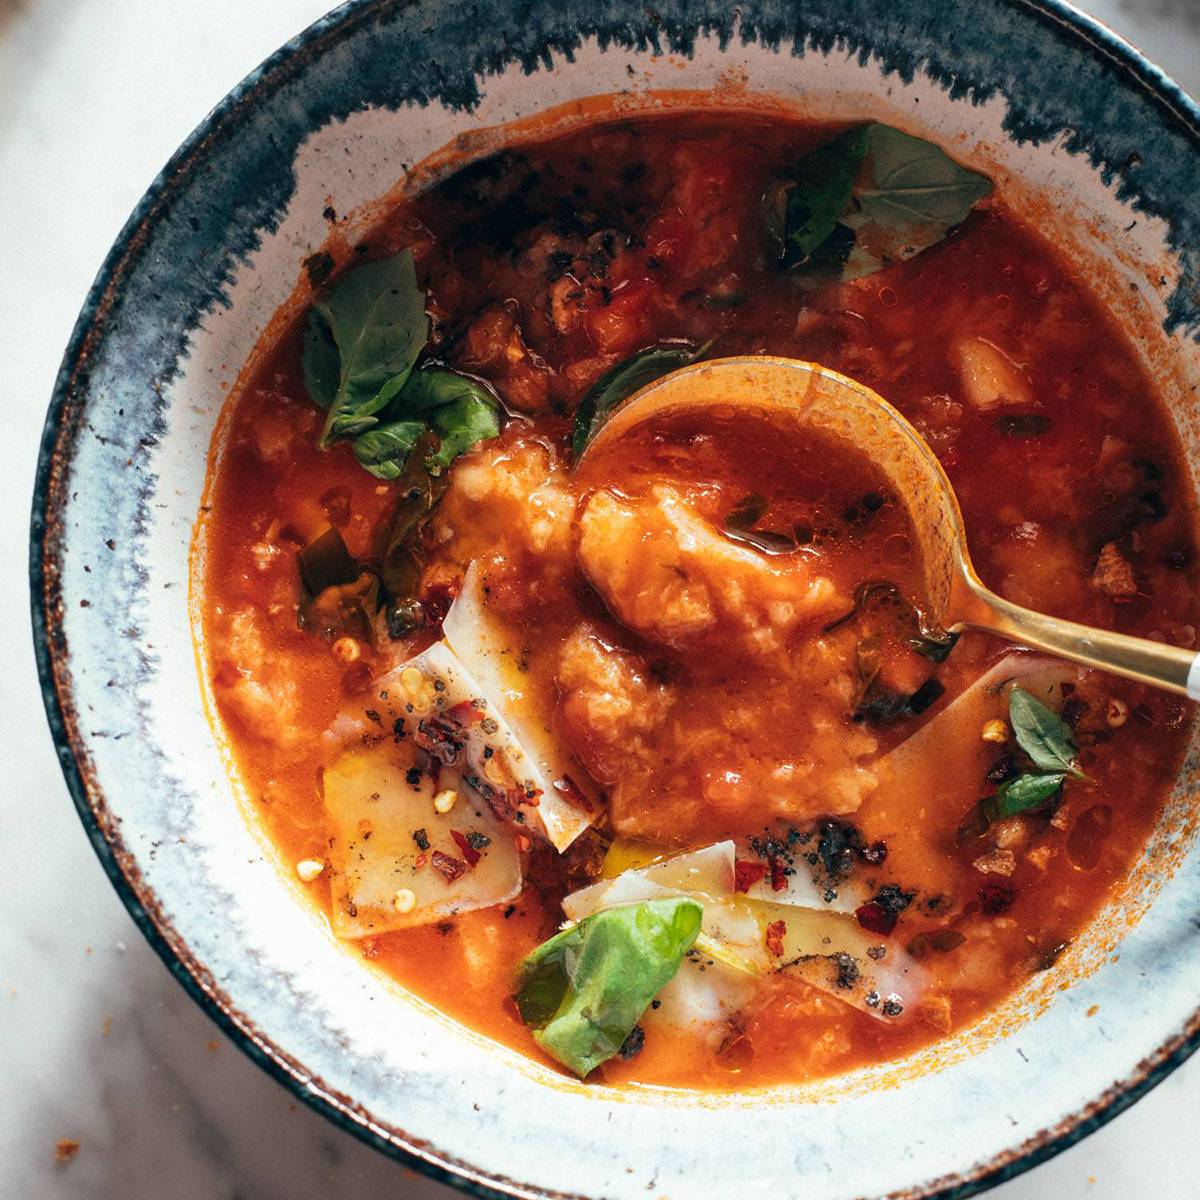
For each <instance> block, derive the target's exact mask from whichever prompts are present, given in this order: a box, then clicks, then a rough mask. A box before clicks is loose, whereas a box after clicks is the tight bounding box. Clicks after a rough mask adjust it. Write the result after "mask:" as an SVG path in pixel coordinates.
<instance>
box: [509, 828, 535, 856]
mask: <svg viewBox="0 0 1200 1200" xmlns="http://www.w3.org/2000/svg"><path fill="white" fill-rule="evenodd" d="M513 841H514V842H516V844H517V852H518V853H519V854H524V853H525V851H526V850H528V849H529V847H530V846H532V845H533V842H532V840H531V839H530V838H528V837H526V836H525V834H523V833H518V834H517V835H516V836H515V837H514V838H513Z"/></svg>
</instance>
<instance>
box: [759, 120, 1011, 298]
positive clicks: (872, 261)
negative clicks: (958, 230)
mask: <svg viewBox="0 0 1200 1200" xmlns="http://www.w3.org/2000/svg"><path fill="white" fill-rule="evenodd" d="M991 190H992V184H991V181H990V180H989V179H987V178H986V177H985V176H983V175H980V174H978V173H977V172H975V171H970V170H968V169H967V168H966V167H963V166H960V165H959V164H958V163H956V162H955V161H954V160H953V159H952V158H950V156H949V155H947V154H946V153H945V151H943V150H942V149H941V148H940V147H938V146H935V145H934V144H933V143H932V142H927V141H925V140H923V139H922V138H916V137H912V136H910V135H909V134H907V133H902V132H901V131H900V130H898V129H893V128H892V127H891V126H888V125H880V124H878V123H874V124H870V125H865V126H860V127H859V128H857V129H852V130H849V131H847V132H846V133H842V134H839V135H838V136H837V137H835V138H833V139H832V140H831V141H829V142H826V143H825V145H823V146H819V147H817V149H816V150H813V151H811V152H810V153H809V154H807V155H805V156H804V157H803V158H802V159H801V160H800V161H799V162H798V163H797V164H796V165H795V167H794V168H793V169H792V170H791V171H790V172H789V173H788V175H787V176H785V177H784V178H782V179H781V180H780V181H779V182H778V183H777V184H776V185H775V186H774V187H773V188H771V189H769V190H768V193H767V197H766V204H767V221H768V224H769V225H770V226H771V228H773V229H774V231H775V233H776V236H777V238H778V241H779V243H780V247H781V249H780V262H781V263H782V264H783V265H784V266H785V267H789V268H794V269H797V270H798V271H799V272H800V274H801V276H803V275H805V274H808V275H811V276H812V277H813V278H814V279H815V280H817V281H819V280H820V279H821V278H825V277H829V276H831V275H832V276H834V277H837V278H841V279H859V278H861V277H862V276H864V275H870V274H872V273H874V272H875V271H879V270H882V269H883V268H884V267H887V266H890V265H892V264H893V263H896V262H902V261H904V260H905V259H908V258H912V257H913V256H914V255H917V254H919V253H920V252H921V251H922V250H926V249H928V248H929V247H930V246H932V245H935V244H936V243H937V242H939V241H941V240H942V238H944V237H945V236H946V234H947V233H948V232H949V230H950V229H951V228H953V227H954V226H955V225H958V224H959V223H960V222H961V221H963V220H964V219H965V218H966V216H967V214H968V213H969V212H970V211H971V209H972V208H973V207H974V206H975V205H976V204H977V203H978V202H979V201H980V200H982V199H983V198H984V197H985V196H987V195H988V194H989V193H990V192H991Z"/></svg>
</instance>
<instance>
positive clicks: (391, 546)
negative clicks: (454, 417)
mask: <svg viewBox="0 0 1200 1200" xmlns="http://www.w3.org/2000/svg"><path fill="white" fill-rule="evenodd" d="M439 449H440V444H439V442H438V436H437V434H436V433H434V432H433V431H432V430H429V429H426V430H425V431H424V432H423V433H422V434H421V435H420V437H418V438H417V440H416V442H415V443H414V444H413V448H412V450H411V451H410V452H409V455H408V459H407V461H406V462H405V464H404V467H403V469H402V470H401V472H400V475H399V476H398V479H397V488H396V507H395V508H394V509H393V510H392V515H391V517H390V518H389V520H388V522H387V524H386V526H384V527H383V533H382V537H381V539H380V542H379V546H378V549H379V559H380V578H381V579H382V581H383V590H384V592H385V593H386V595H387V597H388V599H389V600H390V601H392V602H393V603H394V602H398V601H401V602H408V601H411V600H414V599H415V598H416V594H417V588H418V586H419V585H420V582H421V571H422V570H423V569H424V566H425V550H424V546H423V544H422V541H421V532H422V530H423V529H424V528H425V523H426V522H427V521H428V520H429V515H430V513H432V512H433V510H434V509H435V508H436V507H437V505H438V501H440V500H441V498H442V496H443V495H444V494H445V492H446V489H447V488H448V487H449V486H450V476H449V474H448V473H447V472H445V471H443V472H442V473H441V474H440V475H438V476H434V475H431V474H430V473H429V471H428V469H427V468H426V466H425V462H426V460H427V459H429V458H431V457H433V456H435V455H436V454H437V453H438V451H439Z"/></svg>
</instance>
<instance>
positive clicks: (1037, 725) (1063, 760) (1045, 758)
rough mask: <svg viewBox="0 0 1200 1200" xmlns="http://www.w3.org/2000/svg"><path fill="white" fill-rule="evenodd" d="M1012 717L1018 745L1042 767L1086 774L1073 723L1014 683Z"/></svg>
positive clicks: (1010, 703) (1078, 775)
mask: <svg viewBox="0 0 1200 1200" xmlns="http://www.w3.org/2000/svg"><path fill="white" fill-rule="evenodd" d="M1008 720H1009V723H1010V724H1011V725H1012V728H1013V734H1014V736H1015V737H1016V739H1017V745H1018V746H1020V747H1021V749H1022V750H1024V751H1025V753H1026V754H1028V755H1029V757H1030V758H1031V759H1032V760H1033V764H1034V766H1035V767H1037V768H1038V769H1039V770H1041V771H1043V772H1048V773H1050V774H1058V773H1062V774H1064V775H1074V776H1075V777H1076V778H1077V779H1082V778H1083V777H1084V775H1083V772H1082V771H1081V770H1080V769H1079V764H1078V761H1077V759H1078V754H1079V751H1078V749H1077V747H1076V745H1075V735H1074V734H1073V733H1072V732H1071V727H1070V725H1068V724H1067V723H1066V721H1064V720H1063V719H1062V717H1060V716H1059V715H1058V713H1056V712H1054V711H1052V710H1051V709H1049V708H1047V707H1046V706H1045V705H1044V704H1043V703H1042V702H1041V701H1040V700H1037V699H1035V698H1034V697H1033V696H1031V695H1030V694H1029V693H1028V692H1027V691H1025V689H1024V688H1021V687H1014V688H1013V689H1012V691H1011V692H1010V693H1009V696H1008Z"/></svg>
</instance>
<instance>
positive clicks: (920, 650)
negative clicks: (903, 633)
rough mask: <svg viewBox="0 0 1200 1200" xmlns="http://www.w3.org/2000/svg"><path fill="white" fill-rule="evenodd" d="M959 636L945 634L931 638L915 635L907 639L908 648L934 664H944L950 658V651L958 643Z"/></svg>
mask: <svg viewBox="0 0 1200 1200" xmlns="http://www.w3.org/2000/svg"><path fill="white" fill-rule="evenodd" d="M958 639H959V635H958V634H957V633H947V634H944V635H943V636H942V637H933V636H929V635H926V634H915V635H914V636H913V637H910V638H908V639H907V641H908V648H909V649H910V650H912V651H913V652H914V653H916V654H921V655H924V657H925V658H930V659H932V660H933V661H934V662H936V663H941V662H945V661H946V659H947V658H949V657H950V651H951V650H953V649H954V647H955V645H956V644H957V643H958Z"/></svg>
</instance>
